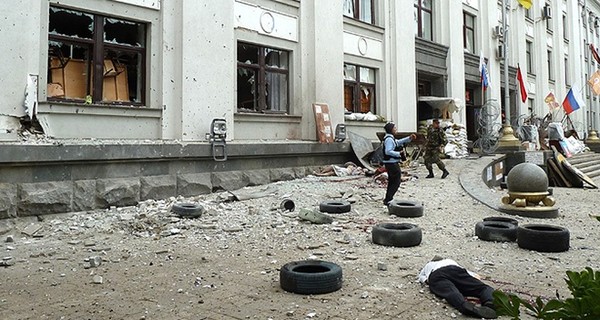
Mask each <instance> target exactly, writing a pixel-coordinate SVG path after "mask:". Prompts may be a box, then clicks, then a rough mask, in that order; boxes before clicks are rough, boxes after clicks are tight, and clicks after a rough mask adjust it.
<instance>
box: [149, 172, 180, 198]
mask: <svg viewBox="0 0 600 320" xmlns="http://www.w3.org/2000/svg"><path fill="white" fill-rule="evenodd" d="M140 183H141V192H140V198H141V200H148V199H167V198H169V197H174V196H176V195H177V177H176V176H174V175H165V176H150V177H141V178H140Z"/></svg>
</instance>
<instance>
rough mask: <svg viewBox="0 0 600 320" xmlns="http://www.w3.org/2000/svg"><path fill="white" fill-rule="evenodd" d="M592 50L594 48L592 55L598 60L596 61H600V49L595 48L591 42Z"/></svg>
mask: <svg viewBox="0 0 600 320" xmlns="http://www.w3.org/2000/svg"><path fill="white" fill-rule="evenodd" d="M590 50H592V57H594V60H596V63H600V56H599V55H598V51H596V48H594V44H593V43H590Z"/></svg>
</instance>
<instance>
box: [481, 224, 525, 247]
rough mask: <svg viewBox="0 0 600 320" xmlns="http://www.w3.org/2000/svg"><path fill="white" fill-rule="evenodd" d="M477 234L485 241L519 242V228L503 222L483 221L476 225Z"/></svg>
mask: <svg viewBox="0 0 600 320" xmlns="http://www.w3.org/2000/svg"><path fill="white" fill-rule="evenodd" d="M475 234H476V235H477V237H478V238H479V239H481V240H484V241H500V242H512V241H515V240H517V226H516V225H514V224H512V223H510V222H503V221H481V222H477V224H475Z"/></svg>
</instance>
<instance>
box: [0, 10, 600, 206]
mask: <svg viewBox="0 0 600 320" xmlns="http://www.w3.org/2000/svg"><path fill="white" fill-rule="evenodd" d="M502 3H503V2H502V1H481V0H479V1H477V0H462V1H461V0H450V1H448V0H433V1H432V0H419V1H408V0H403V1H387V0H336V1H333V0H332V1H329V0H328V1H316V0H310V1H308V0H303V1H299V0H243V1H242V0H227V1H207V0H195V1H184V0H169V1H160V0H87V1H79V0H61V1H56V0H44V1H38V0H24V1H18V2H15V3H12V4H11V10H5V11H4V12H3V13H2V15H3V18H2V19H0V40H2V42H3V43H4V44H5V45H3V46H2V47H0V52H1V53H2V56H3V57H4V58H5V60H4V61H5V63H3V64H1V65H0V70H1V71H2V74H3V75H4V77H3V85H2V87H1V88H0V92H2V94H0V140H2V141H6V143H4V144H3V146H2V148H3V152H2V155H1V156H0V177H1V178H0V217H6V216H14V215H20V214H23V215H27V214H34V213H35V212H38V213H39V212H41V213H52V212H64V211H70V210H86V209H91V208H95V207H107V206H111V205H130V204H135V203H136V201H139V200H144V199H149V198H161V197H162V198H164V197H169V196H175V195H184V196H189V195H194V194H199V193H205V192H211V190H212V191H214V190H218V189H232V188H239V187H243V186H245V185H249V184H250V185H252V184H260V183H267V182H269V181H277V180H282V179H289V178H294V177H301V176H303V175H304V173H305V171H304V170H303V169H299V170H297V169H298V168H302V167H304V168H307V170H306V172H310V171H309V169H308V167H309V166H315V165H322V164H330V163H343V162H345V161H347V160H351V157H352V154H351V150H350V146H349V143H348V142H341V143H340V142H335V143H329V144H321V143H318V142H317V130H316V125H317V124H316V121H315V114H314V110H313V104H315V103H319V104H327V105H328V107H329V117H328V119H329V120H330V122H331V124H332V128H335V127H336V126H337V125H338V124H345V126H346V129H347V131H352V132H355V133H357V134H360V135H362V136H364V137H367V138H368V139H372V140H373V141H377V135H376V133H377V132H380V131H382V130H383V129H382V127H383V125H384V123H385V122H386V121H389V120H392V121H394V122H395V123H396V124H397V126H398V129H399V131H404V132H413V131H416V130H417V129H418V125H419V121H422V120H425V119H428V118H430V117H432V116H435V114H433V113H432V111H431V112H430V111H427V108H426V107H424V106H423V103H420V102H419V101H420V99H421V100H422V97H432V96H433V97H447V98H451V99H453V100H456V101H460V103H459V107H458V111H457V112H455V113H451V114H446V116H447V117H451V118H452V119H453V120H454V121H455V122H457V123H462V124H465V125H466V127H467V132H468V133H469V138H470V139H471V140H474V139H476V138H477V136H476V131H477V130H476V129H477V128H476V122H477V121H476V117H477V114H478V112H479V110H480V108H481V105H482V104H483V102H484V101H486V99H496V100H497V101H498V102H499V103H502V101H503V99H502V97H503V96H504V95H503V93H504V92H505V91H504V90H506V89H508V91H509V94H510V108H511V110H510V111H511V115H512V116H513V117H515V116H517V115H520V114H525V113H529V112H532V111H533V112H535V113H536V114H539V115H543V114H545V113H546V112H547V108H548V107H547V105H546V103H545V102H544V98H545V97H546V94H547V93H548V92H554V94H555V96H556V97H557V99H559V100H560V99H561V98H562V97H564V96H565V95H566V93H567V91H568V90H569V88H570V87H571V85H573V84H576V83H579V84H584V83H585V81H586V78H587V77H588V76H589V75H590V74H591V73H592V70H594V67H595V64H594V62H593V59H592V58H591V57H590V55H591V54H590V51H589V50H588V49H587V48H588V45H589V44H590V43H594V44H595V43H598V41H599V40H598V39H599V33H598V25H599V24H598V23H597V22H598V18H596V15H597V14H598V13H599V12H600V6H598V2H597V1H585V2H582V1H577V0H546V1H534V3H533V7H532V8H530V9H529V10H525V9H524V8H523V7H521V6H520V5H519V4H518V2H517V1H508V3H509V6H510V8H508V9H509V10H507V11H508V17H509V24H510V37H509V38H508V41H509V43H508V48H509V52H510V54H509V55H508V64H509V72H508V73H509V77H508V79H509V81H508V83H504V77H503V72H504V71H503V68H502V65H501V61H502V59H501V58H502V57H500V55H499V50H498V47H499V45H500V44H501V39H502V37H501V35H500V33H501V32H502V30H499V29H498V28H497V27H498V26H499V25H500V24H501V21H502V11H503V6H502ZM548 8H550V9H548ZM596 47H597V46H596ZM480 52H482V53H483V56H484V57H485V60H486V62H487V66H488V69H489V75H490V86H489V88H488V89H487V91H486V92H485V98H484V95H482V88H481V81H480V79H481V75H480V72H479V65H480ZM518 63H519V64H520V66H521V70H522V72H523V74H525V78H526V79H525V81H526V86H527V88H528V91H529V97H528V101H527V102H526V103H521V102H520V100H518V96H517V94H516V91H517V90H515V88H516V87H517V82H516V80H515V77H516V66H517V64H518ZM581 87H583V85H581ZM585 97H586V98H587V107H585V108H583V109H582V110H581V111H578V112H575V113H573V119H574V121H576V122H581V123H584V124H585V125H584V126H585V128H586V129H588V128H592V129H595V128H596V126H597V123H598V115H599V113H598V112H597V110H598V108H599V107H600V106H599V103H598V101H597V99H596V98H595V97H593V96H592V95H591V94H590V92H589V90H587V91H586V95H585ZM32 118H33V119H35V120H37V122H38V123H39V125H40V128H41V130H43V132H44V134H45V135H46V136H48V137H52V138H54V139H55V140H52V141H54V143H53V144H51V145H41V146H36V145H32V144H21V145H20V144H18V143H13V142H19V141H20V137H19V135H18V131H19V129H20V128H21V120H22V119H32ZM215 119H221V121H223V122H224V123H225V124H226V135H225V134H223V135H222V136H223V137H224V138H225V137H226V138H225V140H226V143H227V149H223V150H222V151H223V152H226V153H227V154H228V155H229V158H228V159H227V161H221V162H216V161H214V159H213V156H214V153H215V149H214V148H213V147H211V142H210V141H209V140H210V139H209V138H210V137H209V136H207V133H209V132H211V124H212V123H214V121H215ZM61 139H63V141H64V142H67V141H69V143H66V144H64V145H63V143H61ZM72 139H78V141H79V142H78V143H77V144H75V145H73V144H70V143H71V142H70V141H72ZM90 139H94V140H90ZM98 141H100V142H98ZM114 141H117V142H114ZM225 150H226V151H225ZM281 168H295V170H288V171H281V170H279V169H281ZM265 170H267V171H265ZM269 170H270V171H269ZM278 170H279V171H278ZM232 171H237V173H235V174H232V173H230V174H228V175H220V173H222V172H232ZM115 190H116V191H115ZM121 191H122V192H121ZM44 192H46V193H44ZM119 192H120V193H119ZM115 194H120V195H119V196H118V197H117V196H115V197H113V195H115ZM49 204H51V205H49Z"/></svg>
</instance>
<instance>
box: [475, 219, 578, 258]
mask: <svg viewBox="0 0 600 320" xmlns="http://www.w3.org/2000/svg"><path fill="white" fill-rule="evenodd" d="M475 234H476V235H477V237H478V238H479V239H481V240H484V241H499V242H514V241H516V242H517V245H518V246H519V247H520V248H523V249H528V250H533V251H538V252H563V251H567V250H569V241H570V234H569V230H568V229H567V228H564V227H560V226H553V225H548V224H526V225H522V226H519V225H518V221H517V220H515V219H512V218H507V217H488V218H485V219H483V221H481V222H478V223H477V224H476V225H475Z"/></svg>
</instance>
